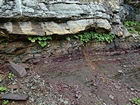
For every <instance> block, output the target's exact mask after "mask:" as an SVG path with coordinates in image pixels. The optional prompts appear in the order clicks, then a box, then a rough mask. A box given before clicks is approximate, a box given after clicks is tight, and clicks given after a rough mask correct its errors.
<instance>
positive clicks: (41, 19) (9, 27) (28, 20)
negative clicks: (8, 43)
mask: <svg viewBox="0 0 140 105" xmlns="http://www.w3.org/2000/svg"><path fill="white" fill-rule="evenodd" d="M1 5H2V6H1V7H0V18H2V19H1V24H0V29H3V30H5V31H6V32H7V33H9V34H18V35H19V34H20V35H40V36H44V35H54V34H58V35H66V34H75V33H79V32H81V31H84V30H88V29H92V30H95V31H96V32H101V33H102V32H112V33H114V31H112V29H113V26H114V24H115V25H116V24H118V25H120V27H122V24H121V21H120V17H119V9H120V8H119V0H117V1H116V2H114V1H113V0H109V1H105V0H78V1H75V0H71V1H69V0H59V1H53V0H51V1H50V0H49V1H44V0H40V1H36V0H32V1H30V2H29V1H28V0H23V1H21V0H16V1H7V2H6V3H5V2H3V3H1ZM110 7H111V8H110ZM4 10H5V12H3V11H4ZM9 19H10V21H9ZM124 28H125V27H124ZM116 29H117V28H116ZM121 30H122V29H120V30H117V31H118V32H120V31H121ZM125 30H126V29H125ZM120 33H123V34H122V35H120V34H119V35H118V34H117V33H114V34H116V35H118V36H124V37H125V36H129V34H127V35H126V34H125V33H126V32H122V31H121V32H120ZM127 33H128V32H127ZM5 35H6V33H5ZM0 36H2V35H0Z"/></svg>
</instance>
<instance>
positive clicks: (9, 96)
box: [1, 93, 28, 101]
mask: <svg viewBox="0 0 140 105" xmlns="http://www.w3.org/2000/svg"><path fill="white" fill-rule="evenodd" d="M1 98H2V99H4V100H18V101H25V100H27V98H28V96H27V95H25V94H12V93H8V94H2V95H1Z"/></svg>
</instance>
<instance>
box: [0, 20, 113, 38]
mask: <svg viewBox="0 0 140 105" xmlns="http://www.w3.org/2000/svg"><path fill="white" fill-rule="evenodd" d="M0 28H1V29H6V30H7V31H8V32H9V33H10V34H21V35H23V34H26V35H40V36H44V35H53V34H59V35H64V34H75V33H78V32H80V31H84V30H87V29H95V30H96V31H98V29H99V28H101V29H105V30H108V31H111V25H110V23H109V22H108V20H106V19H82V20H75V21H67V22H66V23H55V22H53V21H51V22H31V21H29V22H14V23H12V22H7V23H0Z"/></svg>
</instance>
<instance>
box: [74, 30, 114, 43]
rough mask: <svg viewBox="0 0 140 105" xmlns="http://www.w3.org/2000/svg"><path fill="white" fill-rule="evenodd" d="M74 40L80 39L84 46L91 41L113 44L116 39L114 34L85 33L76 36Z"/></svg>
mask: <svg viewBox="0 0 140 105" xmlns="http://www.w3.org/2000/svg"><path fill="white" fill-rule="evenodd" d="M73 38H76V39H79V40H80V41H81V43H82V44H84V43H87V42H89V41H90V40H94V39H96V40H97V41H98V42H107V43H111V42H112V41H113V39H114V38H115V35H113V34H100V33H95V32H92V31H91V32H84V33H82V34H78V35H74V36H73Z"/></svg>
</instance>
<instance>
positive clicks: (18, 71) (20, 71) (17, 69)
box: [8, 62, 27, 77]
mask: <svg viewBox="0 0 140 105" xmlns="http://www.w3.org/2000/svg"><path fill="white" fill-rule="evenodd" d="M8 68H9V69H10V70H11V71H12V72H13V73H14V74H15V75H16V76H18V77H24V76H25V75H26V74H27V72H26V70H25V68H24V67H22V66H20V65H17V64H15V63H13V62H9V66H8Z"/></svg>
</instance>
